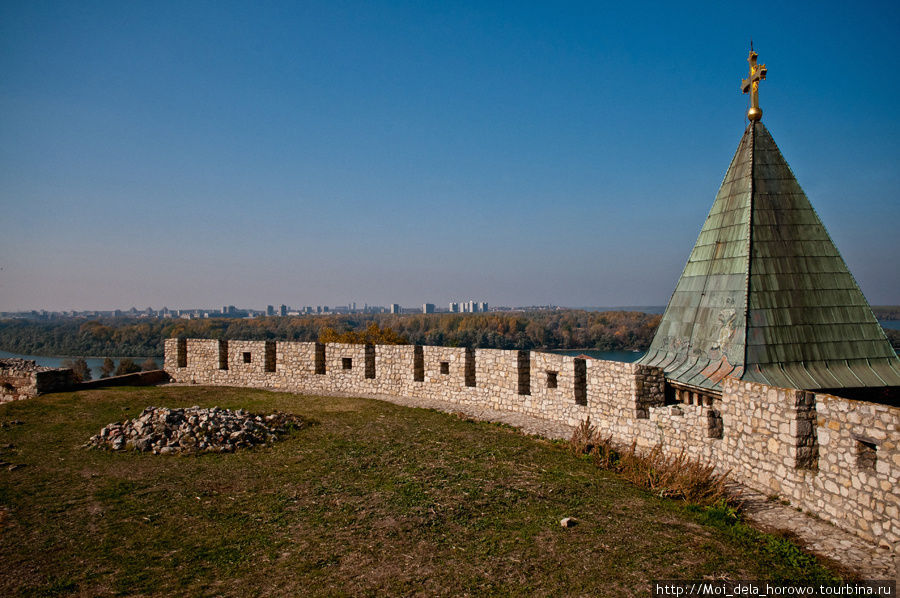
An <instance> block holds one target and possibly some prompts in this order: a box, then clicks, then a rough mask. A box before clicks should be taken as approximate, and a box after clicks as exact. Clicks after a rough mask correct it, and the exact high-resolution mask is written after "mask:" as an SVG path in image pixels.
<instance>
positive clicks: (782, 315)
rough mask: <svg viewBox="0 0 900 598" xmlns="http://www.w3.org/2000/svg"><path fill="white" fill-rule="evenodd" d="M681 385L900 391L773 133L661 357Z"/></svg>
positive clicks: (655, 348) (701, 264)
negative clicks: (729, 380)
mask: <svg viewBox="0 0 900 598" xmlns="http://www.w3.org/2000/svg"><path fill="white" fill-rule="evenodd" d="M640 363H643V364H647V365H655V366H659V367H662V368H663V369H664V370H665V372H666V377H667V378H668V379H669V380H672V381H674V382H678V383H681V384H685V385H688V386H694V387H698V388H703V389H708V390H714V391H715V390H721V381H722V379H723V378H724V377H725V376H732V377H735V378H739V379H742V380H748V381H753V382H762V383H765V384H771V385H774V386H782V387H790V388H800V389H808V390H815V389H840V388H848V389H849V388H879V387H881V388H883V387H896V386H900V359H898V357H897V354H896V353H895V352H894V350H893V349H892V348H891V345H890V343H889V342H888V340H887V338H886V337H885V335H884V331H883V330H882V329H881V326H880V325H879V324H878V321H877V320H876V319H875V316H874V315H873V314H872V310H871V308H870V307H869V304H868V302H867V301H866V299H865V297H864V296H863V294H862V292H861V291H860V290H859V286H858V285H857V284H856V281H855V280H854V279H853V276H852V275H851V274H850V271H849V270H848V269H847V265H846V264H845V263H844V260H843V259H842V258H841V256H840V253H838V250H837V248H836V247H835V245H834V242H833V241H832V240H831V238H830V237H829V236H828V233H827V232H826V231H825V227H824V226H823V225H822V222H821V220H819V217H818V215H817V214H816V212H815V210H813V208H812V205H810V203H809V200H808V199H807V197H806V195H805V194H804V193H803V190H802V189H801V188H800V185H799V184H798V183H797V180H796V178H795V177H794V174H793V172H791V169H790V167H789V166H788V164H787V162H786V161H785V159H784V157H783V156H782V155H781V152H780V151H779V150H778V146H777V145H775V141H774V140H773V139H772V136H771V135H770V134H769V132H768V130H766V127H765V126H764V125H763V124H762V123H761V122H751V123H750V125H748V127H747V130H746V131H745V132H744V136H743V138H742V139H741V142H740V144H739V145H738V149H737V152H736V153H735V155H734V158H733V159H732V161H731V165H730V166H729V168H728V172H727V173H726V174H725V180H724V181H723V182H722V186H721V187H720V188H719V193H718V195H716V200H715V202H714V203H713V206H712V209H711V210H710V213H709V216H708V217H707V219H706V223H705V224H704V225H703V229H702V230H701V231H700V237H699V238H698V239H697V243H696V245H695V246H694V250H693V251H692V252H691V256H690V258H689V259H688V262H687V265H686V266H685V268H684V272H683V273H682V275H681V278H680V280H679V281H678V284H677V286H676V287H675V292H674V293H673V295H672V299H671V300H670V301H669V305H668V307H667V308H666V312H665V314H664V315H663V319H662V322H661V324H660V326H659V330H658V331H657V333H656V336H655V338H654V339H653V342H652V344H651V346H650V350H649V351H648V352H647V354H646V355H645V356H644V357H643V358H642V359H641V360H640Z"/></svg>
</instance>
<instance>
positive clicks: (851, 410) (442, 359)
mask: <svg viewBox="0 0 900 598" xmlns="http://www.w3.org/2000/svg"><path fill="white" fill-rule="evenodd" d="M269 342H270V347H269V352H270V353H269V356H270V358H271V351H272V348H271V341H269ZM179 343H182V345H181V347H182V351H181V352H179ZM366 351H367V348H366V345H353V344H340V343H330V344H327V345H326V346H325V371H324V373H316V367H315V362H316V343H298V342H277V343H275V349H274V354H275V364H274V368H272V367H271V365H272V364H271V359H270V360H269V368H267V367H266V342H265V341H227V343H224V342H223V343H220V341H218V340H205V339H167V340H166V342H165V352H166V358H165V369H166V371H167V372H168V373H169V375H170V376H171V377H172V379H173V380H174V381H175V382H179V383H188V384H190V383H193V384H211V385H224V386H244V387H254V388H269V389H274V390H285V391H292V392H301V393H310V394H321V395H345V396H346V395H352V396H359V397H371V398H383V397H403V398H408V399H421V400H439V401H442V402H449V403H454V404H458V405H461V406H465V407H467V408H477V409H490V410H496V411H503V412H511V413H519V414H522V415H525V416H529V417H535V418H540V419H543V420H548V421H549V422H557V423H559V424H565V425H568V426H574V425H577V424H578V423H579V422H581V421H583V420H584V419H585V418H587V417H590V418H591V422H592V423H593V424H595V425H596V426H597V427H598V428H599V430H600V431H601V433H602V434H604V435H606V436H609V437H610V438H611V439H612V441H613V442H616V443H618V444H621V445H631V444H635V445H636V447H637V448H638V449H640V450H649V449H651V448H653V447H655V446H661V447H662V449H663V450H665V451H667V452H672V453H678V452H681V451H684V452H685V454H687V455H688V456H690V457H691V458H693V459H696V460H698V461H702V462H706V463H711V464H713V465H715V466H716V467H717V468H718V469H719V470H720V471H722V472H729V473H730V475H731V476H732V477H733V478H734V479H735V480H736V481H738V482H740V483H742V484H744V485H746V486H748V487H750V488H752V489H754V490H756V491H758V492H761V493H763V494H764V495H767V496H778V497H780V498H782V499H785V500H788V501H790V503H791V504H792V505H793V506H795V507H798V508H800V509H802V510H804V511H807V512H809V513H812V514H815V515H817V516H819V517H821V518H822V519H824V520H826V521H829V522H831V523H833V524H834V525H836V526H838V527H840V528H843V529H845V530H847V531H850V532H852V533H854V534H856V535H858V536H860V537H861V538H863V539H865V540H868V541H870V542H872V543H874V544H878V545H880V546H883V547H886V548H890V549H891V550H895V551H896V550H897V547H898V546H900V495H898V492H897V490H896V487H897V483H898V481H900V446H898V444H900V408H897V407H891V406H886V405H880V404H875V403H868V402H864V401H854V400H850V399H844V398H840V397H835V396H831V395H827V394H814V393H811V392H806V391H800V390H795V389H788V388H777V387H773V386H768V385H765V384H760V383H754V382H743V381H740V380H735V379H732V378H726V379H725V380H724V381H723V391H722V395H721V397H719V396H710V395H704V397H703V400H696V401H694V400H691V401H686V402H679V403H677V404H666V401H665V385H666V381H665V378H664V376H663V372H662V370H661V369H659V368H657V367H653V366H645V365H640V364H634V363H620V362H611V361H602V360H592V359H591V360H587V362H586V364H585V366H584V367H585V368H586V372H582V373H581V374H579V373H578V371H577V370H576V363H575V362H576V358H574V357H568V356H563V355H555V354H549V353H540V352H529V353H528V356H527V357H528V360H529V361H528V372H529V377H530V385H529V392H530V394H520V390H522V387H521V386H520V372H521V367H520V366H521V365H523V364H520V359H522V357H521V356H520V352H518V351H504V350H495V349H476V350H475V351H474V356H475V372H474V373H475V380H474V386H472V385H471V382H472V380H471V376H470V379H469V382H470V384H469V385H467V384H466V349H464V348H456V347H431V346H425V347H422V349H421V351H422V355H423V357H424V376H423V377H422V378H423V379H422V380H416V375H415V361H416V359H415V352H416V348H415V347H414V346H412V345H377V346H375V347H374V354H375V371H374V377H367V376H366V373H367V369H368V373H369V375H370V376H371V374H372V372H371V351H372V348H371V347H370V348H369V349H368V351H369V355H370V357H369V367H368V368H367V367H366V364H367V362H366ZM220 357H221V358H222V362H221V363H220ZM179 358H180V359H179ZM225 361H227V363H225ZM179 362H180V363H179ZM179 365H183V366H184V367H179ZM223 365H225V366H227V369H223V368H222V367H221V366H223ZM577 367H582V366H580V364H579V366H577ZM267 369H269V370H272V369H274V371H266V370H267ZM470 374H471V372H470ZM579 377H583V378H585V379H586V380H585V381H586V387H587V388H586V393H585V391H584V388H583V386H582V385H581V384H579V379H578V378H579ZM553 378H555V379H556V384H555V385H554V384H553V383H552V379H553ZM548 380H549V381H550V382H549V383H548ZM577 388H578V389H579V390H578V391H577V390H576V389H577ZM585 394H586V398H587V400H586V403H587V404H580V403H583V402H584V400H583V398H584V396H585ZM679 396H680V395H679ZM579 398H580V399H581V400H579Z"/></svg>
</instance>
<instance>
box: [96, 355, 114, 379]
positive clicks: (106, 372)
mask: <svg viewBox="0 0 900 598" xmlns="http://www.w3.org/2000/svg"><path fill="white" fill-rule="evenodd" d="M115 371H116V364H115V362H114V361H113V360H112V359H110V358H109V357H107V358H106V359H104V360H103V365H101V366H100V377H101V378H109V377H110V376H112V374H113V372H115Z"/></svg>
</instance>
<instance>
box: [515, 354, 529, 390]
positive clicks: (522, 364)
mask: <svg viewBox="0 0 900 598" xmlns="http://www.w3.org/2000/svg"><path fill="white" fill-rule="evenodd" d="M517 360H518V364H517V365H518V370H519V394H520V395H530V394H531V354H530V353H529V352H528V351H519V354H518V358H517Z"/></svg>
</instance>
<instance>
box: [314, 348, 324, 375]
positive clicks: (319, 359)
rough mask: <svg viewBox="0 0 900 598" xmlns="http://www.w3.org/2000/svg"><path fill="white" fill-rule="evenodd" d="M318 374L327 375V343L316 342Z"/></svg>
mask: <svg viewBox="0 0 900 598" xmlns="http://www.w3.org/2000/svg"><path fill="white" fill-rule="evenodd" d="M316 374H318V375H320V376H324V375H325V343H316Z"/></svg>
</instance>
